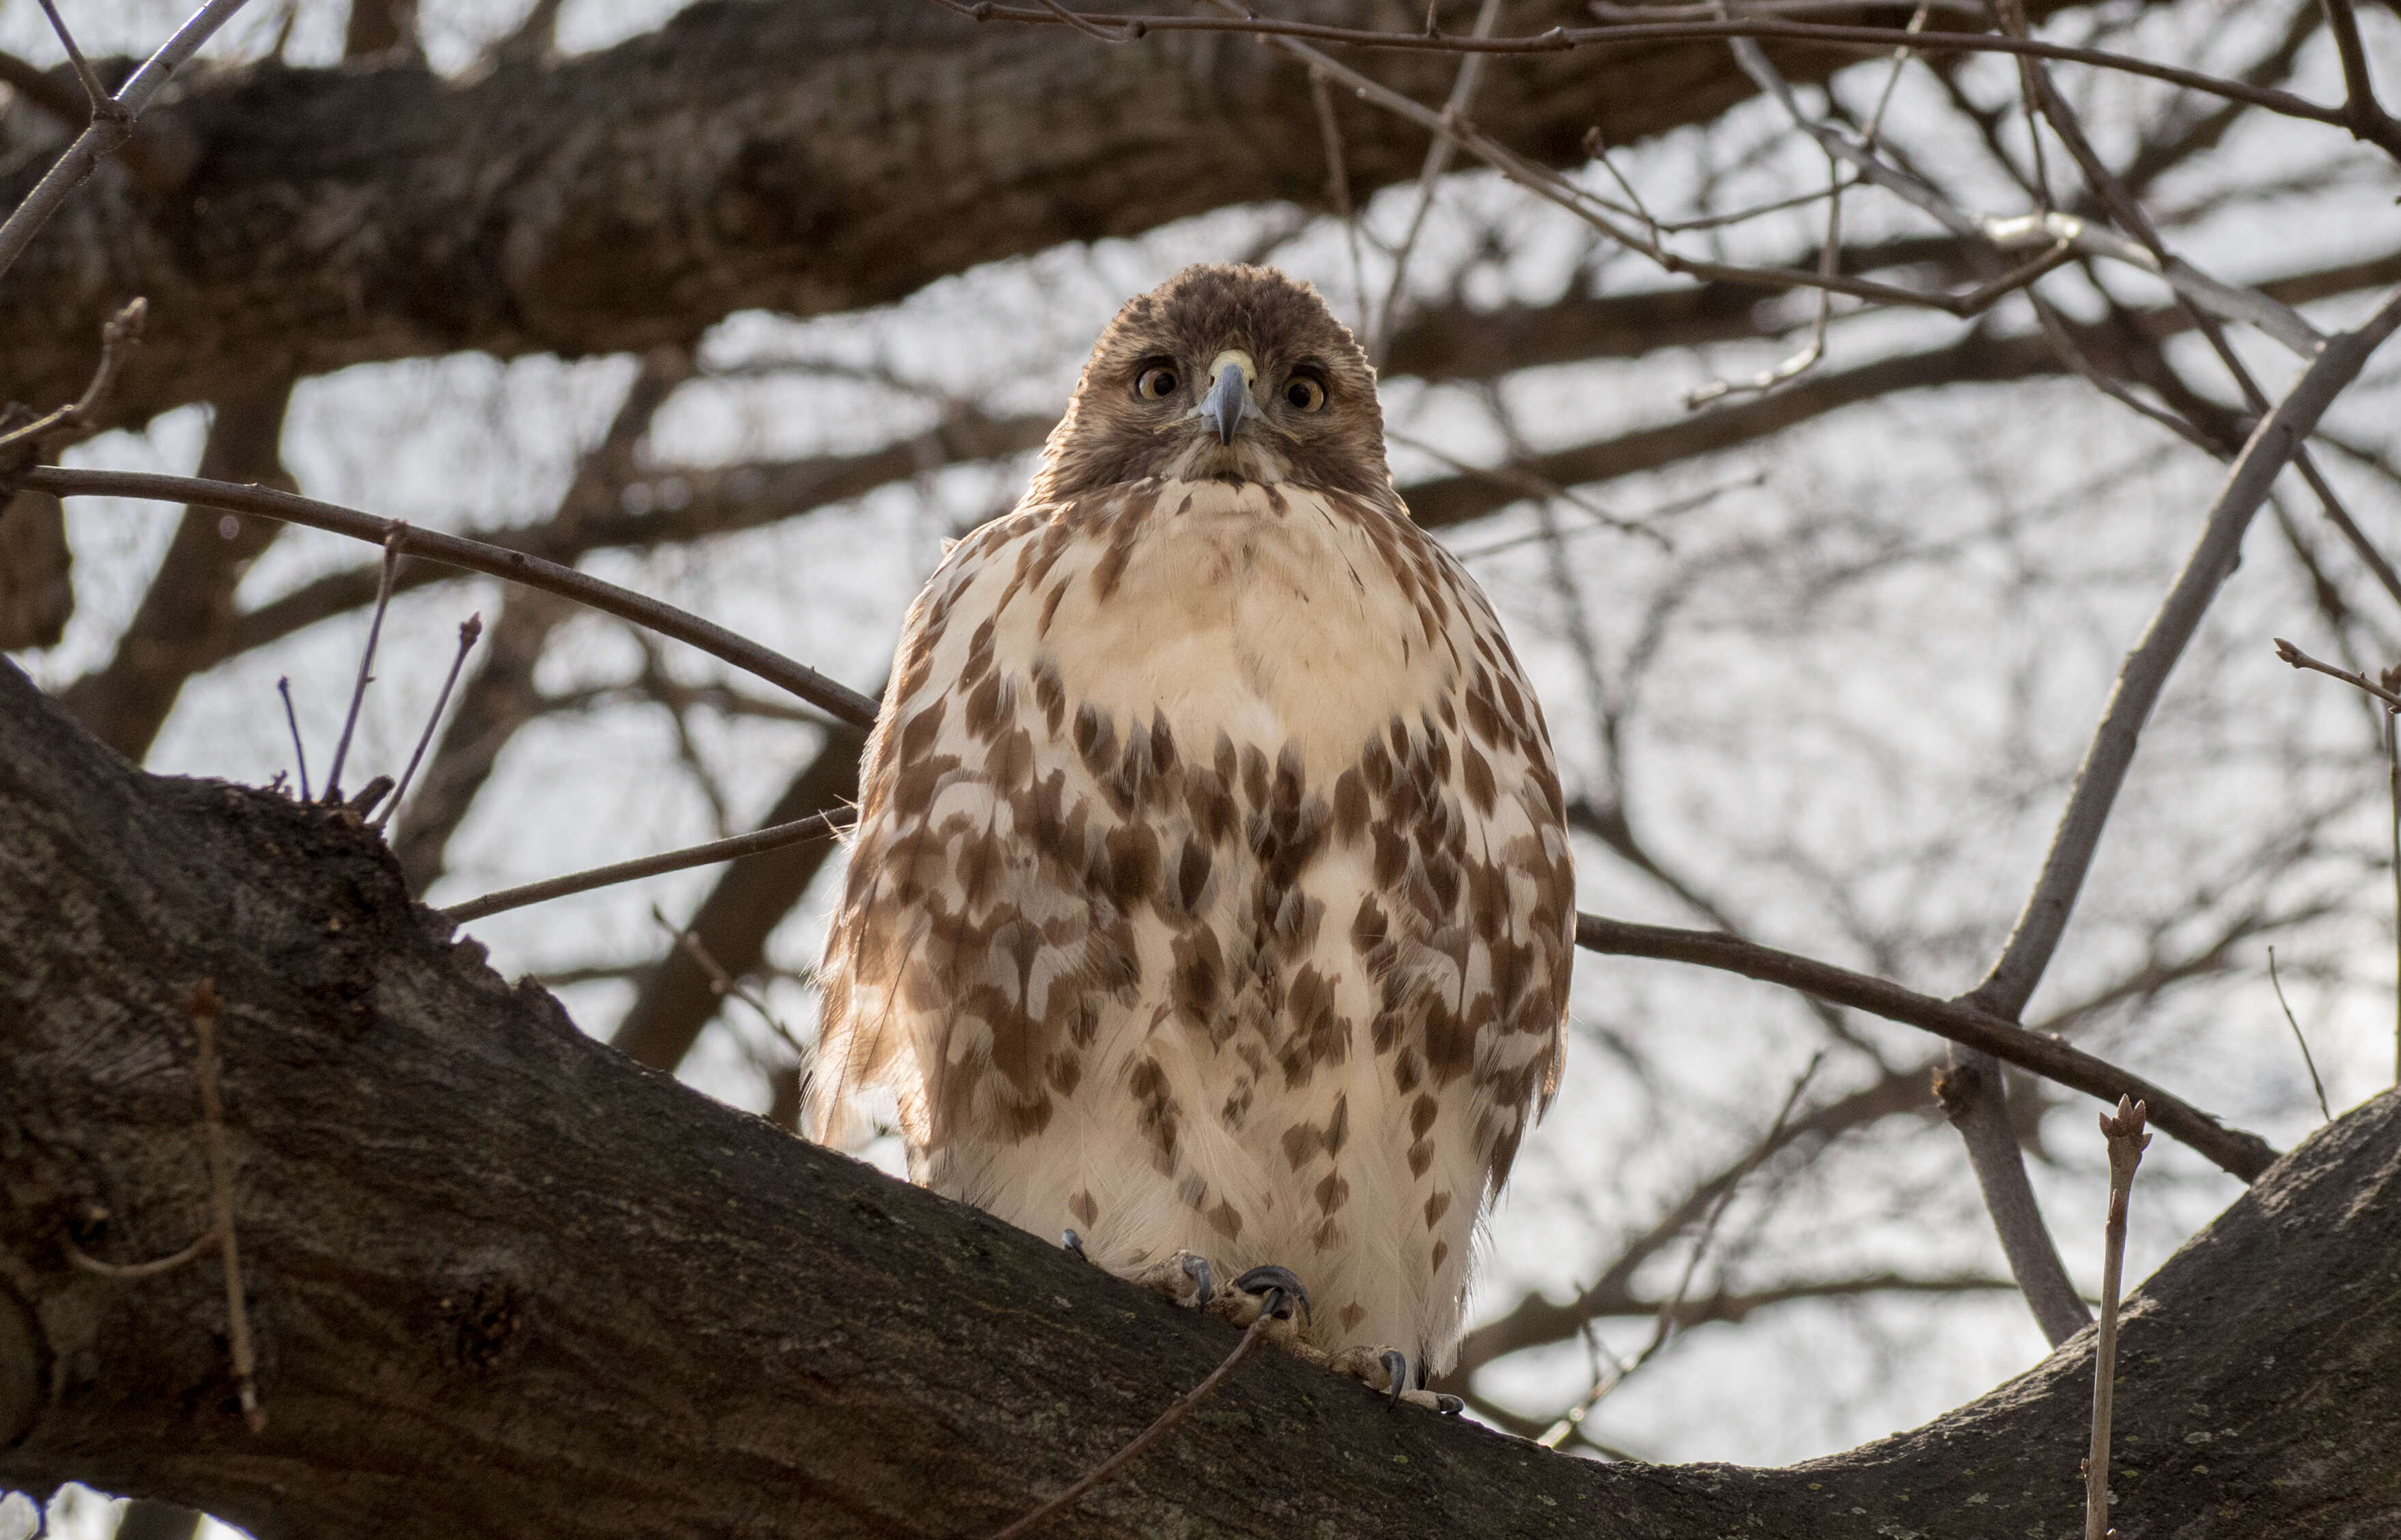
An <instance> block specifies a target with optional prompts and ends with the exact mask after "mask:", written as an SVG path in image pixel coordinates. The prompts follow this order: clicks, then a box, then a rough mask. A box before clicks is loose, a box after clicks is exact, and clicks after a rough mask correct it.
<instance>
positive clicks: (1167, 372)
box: [1133, 364, 1183, 401]
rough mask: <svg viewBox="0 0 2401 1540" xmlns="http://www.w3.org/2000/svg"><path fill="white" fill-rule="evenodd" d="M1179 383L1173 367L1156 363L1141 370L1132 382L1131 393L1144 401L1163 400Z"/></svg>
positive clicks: (1172, 392)
mask: <svg viewBox="0 0 2401 1540" xmlns="http://www.w3.org/2000/svg"><path fill="white" fill-rule="evenodd" d="M1181 383H1183V382H1182V381H1181V380H1179V379H1177V378H1175V371H1174V370H1173V369H1171V368H1169V367H1167V366H1166V365H1165V364H1158V365H1155V366H1153V367H1151V368H1147V369H1145V370H1144V371H1143V372H1142V376H1141V378H1138V379H1136V380H1135V381H1134V382H1133V393H1134V394H1136V395H1138V396H1140V397H1142V398H1143V399H1144V400H1145V401H1164V400H1166V399H1167V398H1168V397H1169V396H1172V395H1173V394H1174V393H1175V387H1176V386H1177V385H1179V384H1181Z"/></svg>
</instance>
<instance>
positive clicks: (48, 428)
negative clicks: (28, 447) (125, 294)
mask: <svg viewBox="0 0 2401 1540" xmlns="http://www.w3.org/2000/svg"><path fill="white" fill-rule="evenodd" d="M149 314H150V302H149V301H148V300H146V299H141V298H136V299H132V300H129V301H128V302H127V303H126V306H125V308H124V309H121V310H118V311H117V313H116V314H115V315H113V316H111V317H109V318H108V321H107V323H105V324H103V326H102V327H101V329H100V364H99V365H98V366H97V367H96V368H94V369H93V370H92V372H91V379H90V381H89V383H87V384H86V385H85V386H84V388H83V394H82V395H80V396H78V397H76V398H75V400H74V401H72V402H69V403H68V404H67V405H66V406H61V407H59V408H58V409H57V410H56V411H52V412H49V413H47V414H45V415H43V416H41V417H37V418H35V419H34V420H33V421H31V422H28V423H26V424H25V425H24V426H23V427H21V428H12V429H10V430H9V431H8V432H7V433H0V449H6V448H7V447H9V446H10V445H12V444H21V443H24V442H26V441H28V440H32V439H39V438H44V437H47V436H48V435H49V434H51V433H59V432H62V431H64V432H77V431H80V430H82V429H85V428H89V426H91V421H92V412H93V411H94V409H96V408H97V407H98V406H100V403H101V401H102V400H103V398H105V397H106V396H107V394H108V392H109V391H110V389H111V388H112V387H114V386H115V385H116V383H117V372H118V371H119V370H121V369H123V368H124V367H125V360H126V358H127V357H128V356H129V355H130V353H131V352H132V351H133V349H134V345H135V344H137V343H139V342H140V341H141V340H142V323H144V321H145V320H147V319H148V318H149Z"/></svg>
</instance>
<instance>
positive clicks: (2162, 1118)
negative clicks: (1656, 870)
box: [1576, 914, 2277, 1182]
mask: <svg viewBox="0 0 2401 1540" xmlns="http://www.w3.org/2000/svg"><path fill="white" fill-rule="evenodd" d="M1576 944H1577V945H1578V946H1581V947H1583V948H1584V949H1585V950H1586V951H1587V952H1600V953H1606V954H1608V955H1610V956H1621V957H1653V958H1657V959H1659V960H1661V961H1663V962H1681V963H1691V964H1694V965H1696V966H1699V967H1702V968H1715V969H1722V971H1725V972H1728V973H1739V974H1742V975H1743V976H1744V977H1745V978H1751V979H1758V980H1760V981H1761V982H1763V983H1774V984H1781V985H1783V986H1784V987H1786V988H1788V989H1797V990H1799V991H1800V992H1801V993H1803V994H1804V995H1814V996H1816V997H1818V999H1821V1000H1825V1001H1827V1002H1829V1003H1831V1004H1833V1005H1845V1006H1851V1007H1853V1008H1855V1009H1857V1010H1860V1011H1867V1012H1868V1013H1869V1014H1871V1015H1875V1016H1881V1017H1883V1018H1884V1019H1885V1020H1887V1021H1888V1022H1899V1023H1900V1024H1902V1025H1904V1026H1914V1027H1917V1028H1919V1029H1920V1030H1922V1031H1926V1032H1931V1033H1933V1034H1934V1035H1935V1036H1936V1037H1938V1038H1946V1039H1948V1040H1949V1041H1952V1042H1955V1043H1964V1044H1966V1045H1967V1046H1968V1047H1969V1048H1973V1049H1976V1050H1979V1051H1980V1052H1985V1053H1990V1054H1992V1055H1993V1056H1994V1057H1996V1058H1998V1059H2006V1060H2007V1061H2009V1062H2010V1064H2013V1065H2015V1066H2018V1067H2019V1068H2020V1069H2024V1070H2027V1071H2029V1072H2031V1073H2033V1074H2036V1075H2039V1076H2041V1077H2042V1078H2043V1079H2047V1080H2052V1081H2056V1082H2057V1083H2058V1084H2061V1085H2064V1086H2066V1087H2068V1088H2069V1089H2071V1090H2075V1091H2081V1092H2083V1093H2085V1094H2086V1095H2089V1096H2098V1097H2100V1098H2101V1099H2102V1100H2103V1101H2109V1100H2111V1099H2113V1098H2118V1097H2123V1096H2130V1095H2131V1096H2133V1097H2136V1098H2138V1099H2140V1100H2142V1101H2145V1102H2147V1103H2149V1104H2150V1106H2151V1107H2153V1108H2155V1109H2156V1112H2155V1121H2156V1122H2157V1123H2158V1125H2159V1128H2160V1131H2161V1133H2164V1134H2168V1135H2169V1136H2170V1137H2172V1138H2175V1139H2176V1140H2178V1141H2180V1142H2181V1143H2183V1144H2186V1145H2188V1146H2190V1147H2191V1148H2193V1149H2194V1150H2195V1151H2197V1152H2199V1153H2200V1154H2201V1155H2202V1156H2203V1157H2204V1158H2205V1159H2207V1160H2208V1161H2209V1162H2210V1163H2211V1164H2213V1165H2215V1166H2216V1167H2217V1168H2218V1169H2219V1170H2221V1171H2224V1172H2226V1173H2227V1174H2228V1175H2230V1176H2239V1177H2241V1178H2242V1179H2243V1180H2244V1181H2246V1182H2248V1181H2253V1180H2256V1179H2257V1177H2258V1176H2259V1174H2260V1173H2261V1172H2263V1171H2265V1170H2267V1169H2268V1167H2269V1166H2270V1165H2271V1163H2273V1162H2274V1161H2275V1160H2276V1156H2277V1151H2276V1149H2275V1148H2274V1147H2272V1146H2271V1145H2270V1144H2269V1143H2268V1141H2267V1140H2265V1139H2262V1138H2260V1137H2259V1136H2258V1135H2257V1134H2248V1133H2245V1132H2243V1130H2241V1129H2233V1128H2228V1127H2227V1126H2225V1125H2224V1124H2223V1123H2221V1122H2219V1121H2217V1120H2216V1118H2214V1117H2212V1116H2210V1115H2209V1114H2208V1113H2206V1112H2203V1111H2202V1110H2200V1109H2199V1108H2198V1107H2193V1106H2192V1105H2191V1104H2190V1103H2188V1102H2187V1101H2185V1100H2183V1099H2182V1098H2181V1097H2178V1096H2175V1095H2174V1094H2172V1093H2169V1092H2166V1091H2163V1090H2161V1088H2160V1087H2158V1086H2156V1085H2154V1084H2152V1083H2151V1082H2150V1081H2148V1080H2147V1079H2143V1078H2142V1077H2141V1076H2139V1075H2135V1074H2133V1073H2132V1072H2131V1071H2128V1070H2124V1069H2120V1068H2119V1067H2118V1066H2116V1065H2113V1064H2110V1063H2108V1062H2107V1061H2106V1060H2104V1059H2098V1058H2095V1057H2093V1056H2092V1054H2090V1053H2087V1052H2083V1051H2082V1050H2081V1049H2077V1048H2071V1047H2069V1046H2068V1045H2067V1043H2065V1041H2063V1040H2062V1039H2060V1038H2057V1037H2054V1036H2052V1035H2051V1034H2049V1033H2043V1032H2029V1031H2027V1030H2026V1029H2025V1028H2024V1027H2023V1026H2020V1025H2018V1024H2016V1023H2014V1022H2010V1021H2007V1020H2005V1019H2003V1018H2001V1017H1999V1016H1996V1015H1994V1014H1993V1013H1992V1012H1991V1011H1986V1010H1983V1009H1980V1008H1979V1007H1978V1006H1977V1005H1976V1003H1975V1002H1974V1000H1973V998H1972V997H1962V998H1960V999H1956V1000H1941V999H1936V998H1935V997H1932V996H1930V995H1920V994H1918V993H1917V992H1916V991H1914V990H1912V989H1905V988H1903V987H1901V986H1900V984H1897V983H1892V982H1890V981H1889V980H1886V979H1878V978H1874V977H1872V976H1870V975H1868V974H1865V973H1854V972H1852V971H1851V970H1850V969H1847V968H1837V967H1835V966H1834V965H1833V964H1832V963H1827V962H1819V961H1818V960H1817V959H1816V958H1814V957H1803V956H1795V955H1793V954H1792V953H1790V952H1779V951H1777V949H1776V948H1774V947H1772V946H1762V945H1760V944H1759V943H1758V942H1747V941H1744V940H1742V939H1741V938H1740V937H1738V936H1729V935H1726V934H1724V933H1722V932H1721V931H1713V930H1679V929H1676V928H1672V927H1669V926H1664V925H1633V924H1630V923H1628V922H1626V921H1625V920H1612V919H1603V918H1602V917H1601V916H1599V915H1598V914H1578V915H1577V916H1576Z"/></svg>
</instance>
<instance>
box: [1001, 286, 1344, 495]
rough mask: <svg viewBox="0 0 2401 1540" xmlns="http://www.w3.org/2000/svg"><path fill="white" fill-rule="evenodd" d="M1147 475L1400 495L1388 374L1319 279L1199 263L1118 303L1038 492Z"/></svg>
mask: <svg viewBox="0 0 2401 1540" xmlns="http://www.w3.org/2000/svg"><path fill="white" fill-rule="evenodd" d="M1147 476H1162V477H1167V478H1171V479H1176V480H1186V481H1199V480H1206V479H1213V478H1214V479H1220V480H1228V481H1262V482H1292V483H1295V484H1297V485H1300V486H1304V487H1323V488H1340V489H1342V490H1346V491H1351V492H1356V493H1359V494H1361V495H1363V496H1367V497H1377V496H1381V495H1385V494H1386V493H1388V492H1389V490H1390V488H1391V486H1392V476H1391V473H1390V472H1388V471H1387V470H1386V469H1385V467H1384V419H1383V413H1382V412H1381V411H1380V410H1379V408H1378V406H1377V405H1376V371H1375V370H1374V369H1373V368H1371V367H1369V365H1368V363H1367V356H1366V354H1365V353H1363V352H1362V351H1360V350H1359V344H1358V342H1357V341H1356V340H1354V339H1353V338H1352V337H1351V331H1350V328H1348V327H1346V326H1344V325H1343V324H1342V323H1340V322H1338V321H1337V320H1335V319H1334V315H1333V312H1332V311H1330V310H1328V309H1326V308H1325V301H1324V300H1323V299H1320V298H1319V297H1318V296H1317V291H1316V290H1315V289H1312V288H1310V286H1309V285H1308V284H1306V283H1302V282H1297V281H1296V280H1294V279H1290V278H1287V277H1285V276H1284V275H1283V274H1282V273H1280V272H1278V271H1276V270H1275V269H1274V268H1228V267H1218V266H1214V265H1205V266H1195V267H1190V268H1185V269H1184V270H1183V271H1182V272H1180V273H1177V274H1176V275H1175V276H1174V277H1173V278H1171V279H1169V280H1168V281H1167V282H1164V283H1162V284H1160V285H1159V287H1158V288H1156V289H1153V290H1151V291H1150V293H1148V294H1146V295H1143V296H1140V297H1138V298H1136V299H1133V300H1132V301H1129V302H1128V303H1127V305H1126V308H1125V309H1122V310H1119V311H1118V315H1117V319H1116V320H1115V321H1112V322H1110V323H1109V325H1108V329H1107V330H1106V331H1104V332H1103V333H1102V334H1101V339H1100V341H1099V342H1097V343H1095V344H1094V345H1093V348H1092V356H1091V359H1089V360H1088V361H1087V362H1086V363H1085V364H1084V376H1083V378H1082V379H1081V380H1080V381H1078V382H1077V386H1076V395H1075V399H1074V400H1073V401H1071V402H1069V403H1068V405H1067V415H1066V416H1065V417H1063V418H1062V419H1060V421H1059V426H1058V427H1057V428H1056V429H1054V430H1053V431H1052V432H1051V434H1050V443H1049V444H1048V445H1047V446H1046V447H1044V449H1043V452H1042V468H1041V470H1040V471H1039V472H1038V473H1037V474H1036V476H1035V481H1034V491H1035V494H1036V496H1037V497H1041V498H1044V499H1046V500H1056V499H1063V498H1068V497H1073V496H1075V495H1076V494H1077V493H1079V492H1085V491H1090V490H1091V489H1093V488H1099V487H1108V486H1114V485H1117V484H1118V483H1121V482H1129V481H1139V480H1142V479H1143V478H1145V477H1147Z"/></svg>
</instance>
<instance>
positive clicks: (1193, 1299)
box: [1069, 1231, 1217, 1310]
mask: <svg viewBox="0 0 2401 1540" xmlns="http://www.w3.org/2000/svg"><path fill="white" fill-rule="evenodd" d="M1069 1233H1071V1234H1072V1233H1074V1232H1073V1231H1070V1232H1069ZM1076 1249H1077V1250H1078V1251H1080V1250H1082V1249H1083V1248H1082V1247H1081V1246H1077V1248H1076ZM1133 1281H1134V1282H1135V1283H1137V1284H1140V1285H1141V1286H1143V1287H1145V1288H1146V1289H1148V1290H1150V1291H1151V1292H1152V1293H1153V1294H1163V1295H1165V1296H1166V1297H1167V1298H1168V1299H1169V1300H1170V1301H1171V1302H1173V1303H1175V1304H1179V1305H1182V1306H1183V1307H1184V1308H1185V1309H1187V1310H1201V1309H1205V1308H1207V1307H1208V1306H1209V1305H1211V1304H1212V1303H1214V1301H1215V1299H1216V1298H1217V1274H1216V1272H1215V1270H1214V1269H1213V1268H1211V1267H1210V1265H1209V1258H1206V1257H1203V1256H1201V1254H1200V1253H1199V1252H1197V1251H1179V1252H1177V1253H1175V1255H1173V1256H1172V1257H1170V1258H1167V1259H1166V1260H1165V1261H1162V1262H1155V1263H1153V1264H1152V1265H1151V1266H1149V1267H1147V1268H1145V1269H1144V1270H1143V1271H1142V1272H1137V1273H1135V1274H1134V1275H1133Z"/></svg>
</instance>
